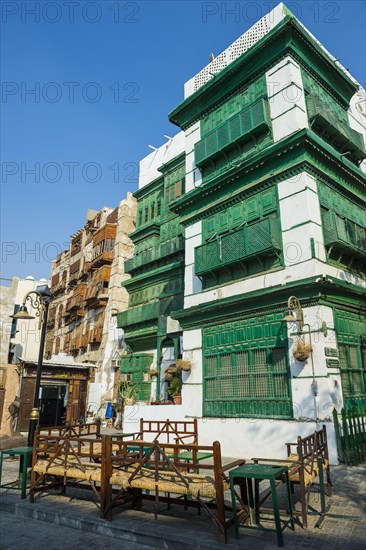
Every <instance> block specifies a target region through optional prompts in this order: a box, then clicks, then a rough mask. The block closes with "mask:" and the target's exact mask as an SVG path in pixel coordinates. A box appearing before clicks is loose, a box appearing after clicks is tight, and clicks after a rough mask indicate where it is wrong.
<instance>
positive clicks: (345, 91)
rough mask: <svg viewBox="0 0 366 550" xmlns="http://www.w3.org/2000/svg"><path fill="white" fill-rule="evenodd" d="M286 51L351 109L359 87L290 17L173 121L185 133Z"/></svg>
mask: <svg viewBox="0 0 366 550" xmlns="http://www.w3.org/2000/svg"><path fill="white" fill-rule="evenodd" d="M284 51H286V53H287V55H290V56H291V57H292V58H294V59H295V60H296V61H297V63H299V64H300V65H302V66H304V67H306V68H307V69H308V70H309V72H310V73H311V74H313V75H314V76H316V77H317V78H318V80H319V81H320V82H321V83H322V85H324V87H325V88H326V89H328V90H330V91H332V93H333V95H334V96H335V97H336V98H337V99H338V100H339V101H341V102H342V103H343V105H345V106H346V105H348V103H349V100H350V98H351V97H352V95H353V94H354V93H355V92H356V91H357V85H356V84H355V83H354V82H353V81H352V80H351V79H350V78H349V77H348V76H347V75H346V74H345V73H344V71H341V70H340V69H339V68H338V67H337V65H336V64H335V63H334V62H333V61H332V60H331V59H330V58H329V56H328V54H326V53H325V51H324V49H322V48H321V46H320V45H319V44H318V43H317V41H316V40H315V39H314V38H312V37H311V36H310V35H309V34H308V33H307V32H306V31H304V29H303V27H302V26H301V24H300V23H299V22H298V21H296V19H295V18H293V17H292V16H288V17H286V18H285V19H284V20H283V21H282V22H280V23H279V24H278V25H276V27H275V28H274V29H273V30H272V31H271V32H270V33H268V34H267V35H266V36H265V37H263V38H262V39H261V40H259V41H258V42H257V43H256V44H254V46H252V47H251V48H250V49H249V50H248V51H247V52H245V53H244V54H243V55H241V56H240V57H239V58H238V59H236V60H235V61H233V62H232V63H230V64H229V65H228V66H227V67H226V68H225V69H223V70H222V71H220V73H219V74H218V75H217V76H215V78H213V79H211V80H210V81H209V82H207V83H206V84H205V85H204V86H202V87H201V88H200V89H199V90H197V91H196V92H195V93H193V94H192V95H191V96H189V97H188V98H187V99H186V100H185V101H184V102H183V103H181V104H180V105H179V106H178V107H177V108H176V109H174V110H173V111H172V112H171V113H170V114H169V119H170V121H171V122H173V123H174V124H177V125H178V126H180V127H181V128H183V129H185V128H188V127H189V126H191V125H192V124H193V123H194V122H195V121H196V120H198V119H199V118H202V117H203V116H204V115H205V113H207V112H208V111H209V110H212V109H214V108H215V107H217V105H218V104H221V103H222V102H223V101H225V100H227V98H228V97H229V96H230V94H232V93H235V90H236V89H238V87H239V86H242V85H243V83H246V82H250V81H251V80H252V79H257V78H258V75H260V74H264V73H265V71H266V70H268V68H269V67H271V66H273V65H274V64H275V63H276V62H277V60H280V59H281V57H282V56H283V52H284Z"/></svg>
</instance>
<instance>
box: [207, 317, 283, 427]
mask: <svg viewBox="0 0 366 550" xmlns="http://www.w3.org/2000/svg"><path fill="white" fill-rule="evenodd" d="M281 316H282V314H278V315H267V316H264V317H258V318H250V319H245V320H241V321H237V322H235V323H227V324H225V325H220V326H215V327H209V328H206V329H204V332H203V336H204V338H203V349H204V406H203V409H204V414H205V415H206V416H274V417H276V416H277V417H291V415H292V404H291V396H290V387H289V367H288V352H287V345H286V337H287V333H286V328H283V325H284V324H283V323H282V322H281V319H280V317H281Z"/></svg>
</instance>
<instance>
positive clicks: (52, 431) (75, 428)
mask: <svg viewBox="0 0 366 550" xmlns="http://www.w3.org/2000/svg"><path fill="white" fill-rule="evenodd" d="M100 427H101V421H100V420H96V421H95V422H90V423H80V422H71V423H68V424H65V425H64V426H47V427H43V426H38V427H37V430H38V432H39V433H41V434H42V435H49V436H51V435H55V436H58V437H61V436H63V435H64V434H66V433H69V434H70V435H71V434H72V435H74V436H76V437H84V436H86V437H90V436H93V435H94V436H95V437H100Z"/></svg>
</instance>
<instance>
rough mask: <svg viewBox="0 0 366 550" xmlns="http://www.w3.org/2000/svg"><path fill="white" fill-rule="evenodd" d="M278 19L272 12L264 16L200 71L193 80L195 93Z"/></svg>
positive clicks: (257, 39)
mask: <svg viewBox="0 0 366 550" xmlns="http://www.w3.org/2000/svg"><path fill="white" fill-rule="evenodd" d="M277 22H278V19H276V17H274V16H273V11H272V12H271V13H269V14H268V15H265V16H264V17H262V19H260V20H259V21H257V23H255V25H253V26H252V27H251V28H250V29H249V30H247V31H246V32H245V33H244V34H243V35H242V36H240V37H239V38H238V39H237V40H235V42H233V44H231V46H229V47H228V48H227V49H226V50H225V51H223V52H222V53H221V54H220V55H218V56H217V57H216V58H215V59H214V60H213V61H211V63H210V64H209V65H207V67H205V68H204V69H202V71H201V72H199V73H198V74H197V75H196V76H195V77H194V79H193V89H192V92H195V91H196V90H198V89H199V88H201V86H203V85H204V84H206V82H208V81H209V80H210V79H211V78H213V75H216V74H218V73H219V72H220V71H222V70H223V69H225V67H227V65H229V63H232V62H233V61H234V60H235V59H237V58H238V57H240V56H241V55H243V54H244V53H245V52H247V51H248V50H249V49H250V48H251V47H252V46H254V44H256V43H257V42H258V41H259V40H261V39H262V38H263V37H264V36H265V35H266V34H268V33H269V31H270V30H271V29H272V28H273V27H274V26H275V24H277Z"/></svg>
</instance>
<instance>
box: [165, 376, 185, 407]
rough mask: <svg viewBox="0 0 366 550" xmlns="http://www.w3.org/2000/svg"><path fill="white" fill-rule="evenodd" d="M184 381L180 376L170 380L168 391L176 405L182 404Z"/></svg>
mask: <svg viewBox="0 0 366 550" xmlns="http://www.w3.org/2000/svg"><path fill="white" fill-rule="evenodd" d="M181 392H182V381H181V380H180V379H179V378H176V377H175V378H173V379H172V380H171V381H170V384H169V386H168V393H169V395H171V397H172V399H173V403H174V404H175V405H180V404H181V403H182V396H181Z"/></svg>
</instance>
